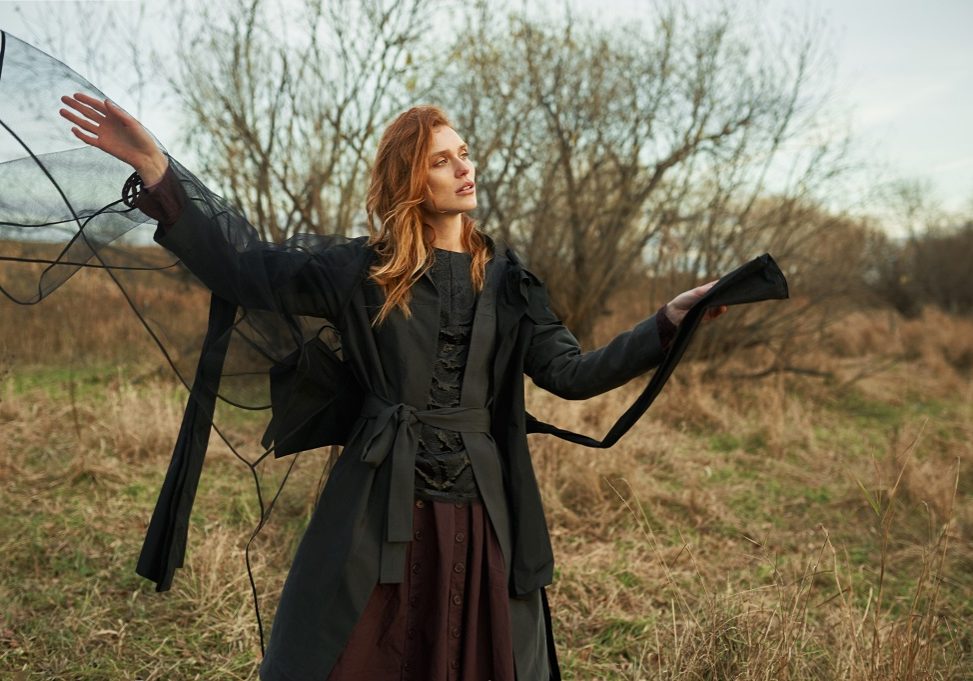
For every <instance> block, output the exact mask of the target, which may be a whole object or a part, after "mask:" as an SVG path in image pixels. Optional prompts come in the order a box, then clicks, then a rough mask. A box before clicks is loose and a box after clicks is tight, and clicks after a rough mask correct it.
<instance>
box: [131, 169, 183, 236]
mask: <svg viewBox="0 0 973 681" xmlns="http://www.w3.org/2000/svg"><path fill="white" fill-rule="evenodd" d="M185 200H186V197H185V193H184V190H183V188H182V185H180V183H179V179H178V178H177V177H176V174H175V172H174V171H173V170H172V164H171V163H170V164H169V166H168V167H167V168H166V172H165V173H164V174H163V175H162V178H161V179H160V180H159V181H158V182H156V183H154V184H151V185H145V186H143V187H142V191H141V193H140V194H139V196H138V198H137V199H136V201H135V207H136V208H137V209H139V210H140V211H142V212H143V213H145V214H146V215H148V216H149V217H150V218H152V219H154V220H157V221H158V222H159V231H160V232H165V230H166V228H167V227H169V226H170V225H172V224H173V223H174V222H176V221H177V220H178V219H179V216H180V215H181V214H182V209H183V207H184V206H185Z"/></svg>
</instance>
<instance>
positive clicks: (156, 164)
mask: <svg viewBox="0 0 973 681" xmlns="http://www.w3.org/2000/svg"><path fill="white" fill-rule="evenodd" d="M133 167H134V168H135V172H137V173H138V174H139V177H141V178H142V184H143V185H144V186H146V187H148V186H151V185H155V184H158V183H159V181H160V180H161V179H162V176H163V175H165V174H166V169H168V167H169V159H168V158H166V157H165V155H164V154H162V153H161V152H160V153H157V154H153V155H152V156H150V157H149V158H147V159H145V161H143V162H141V163H138V164H135V165H134V166H133Z"/></svg>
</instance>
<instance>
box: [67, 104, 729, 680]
mask: <svg viewBox="0 0 973 681" xmlns="http://www.w3.org/2000/svg"><path fill="white" fill-rule="evenodd" d="M62 101H63V102H64V103H65V104H66V105H68V106H69V107H70V110H69V109H62V110H61V115H62V116H63V117H64V118H66V119H68V120H69V121H71V122H72V123H73V124H74V125H75V126H76V127H74V128H72V131H73V132H74V134H75V135H76V136H77V137H78V138H79V139H81V140H83V141H84V142H86V143H87V144H90V145H92V146H95V147H97V148H99V149H102V150H103V151H105V152H107V153H109V154H111V155H113V156H115V157H116V158H118V159H121V160H122V161H125V162H126V163H128V164H130V165H131V166H132V167H133V168H134V169H135V170H136V172H137V174H138V175H139V176H140V177H141V179H142V181H143V182H144V183H145V189H144V190H143V191H142V193H141V194H140V195H139V197H138V200H137V202H136V206H137V207H139V208H140V209H142V210H143V211H144V212H146V213H147V214H149V215H150V216H151V217H153V218H155V219H157V220H158V221H159V228H158V230H157V232H156V236H155V238H156V240H157V241H158V242H159V243H160V244H162V245H163V246H165V247H166V248H168V249H169V250H171V251H172V252H173V253H174V254H176V255H177V256H179V257H180V259H181V260H182V261H183V263H184V264H185V265H186V266H187V267H188V268H189V269H190V270H191V271H192V272H193V273H194V274H195V275H196V276H197V277H199V278H200V279H201V280H202V281H203V283H204V284H206V286H207V287H209V288H210V289H211V290H212V291H213V292H214V295H215V296H218V297H220V298H222V299H225V300H229V301H233V302H234V303H236V304H239V305H243V306H247V307H251V308H260V309H268V308H270V309H276V310H279V311H281V312H284V313H287V314H301V315H310V316H316V317H321V318H326V319H328V320H330V321H331V322H332V323H333V324H334V325H335V327H336V328H337V330H338V331H339V333H340V336H341V341H342V350H343V353H344V360H345V362H346V363H347V364H348V365H349V366H350V368H351V370H352V372H353V373H354V376H355V379H356V381H357V383H358V384H360V386H361V388H362V391H363V394H364V396H363V399H362V402H361V409H360V413H359V414H358V418H357V420H356V421H355V423H354V425H353V427H352V428H351V431H350V433H349V434H348V436H347V439H346V440H345V441H344V445H345V447H344V450H343V452H342V455H341V456H340V457H339V459H338V461H337V462H336V464H335V466H334V468H333V470H332V472H331V475H330V477H329V479H328V482H327V484H326V486H325V488H324V490H323V492H322V494H321V497H320V499H319V502H318V505H317V507H316V509H315V511H314V515H313V517H312V519H311V521H310V523H309V525H308V528H307V530H306V531H305V534H304V536H303V538H302V541H301V543H300V546H299V548H298V550H297V553H296V555H295V558H294V562H293V564H292V566H291V569H290V571H289V573H288V576H287V580H286V583H285V585H284V589H283V592H282V594H281V600H280V604H279V607H278V610H277V614H276V617H275V620H274V624H273V628H272V631H271V638H270V642H269V645H268V648H267V652H266V655H265V657H264V660H263V663H262V665H261V670H260V671H261V678H263V679H273V680H278V679H280V680H303V679H321V680H323V679H331V680H332V681H340V680H344V679H349V680H350V679H355V680H359V679H392V678H395V679H399V678H403V679H406V678H414V679H422V680H424V681H428V680H439V679H442V680H446V679H468V680H477V681H480V680H482V681H486V680H487V679H493V680H494V681H506V680H509V681H513V680H514V679H518V680H519V681H540V680H542V679H543V680H546V679H551V678H559V675H558V671H557V663H556V658H555V656H554V651H553V643H552V641H553V639H552V637H551V632H550V623H549V616H548V613H547V607H546V605H547V604H546V599H545V595H544V587H545V586H546V585H547V584H550V582H551V579H552V575H553V556H552V552H551V549H550V540H549V537H548V534H547V529H546V524H545V522H544V518H543V511H542V509H541V505H540V496H539V493H538V490H537V485H536V482H535V480H534V475H533V470H532V468H531V466H530V460H529V456H528V452H527V443H526V434H525V433H526V424H525V421H526V419H527V415H526V412H525V411H524V407H523V375H524V374H525V373H526V374H527V375H528V376H530V377H531V378H532V379H533V380H534V382H535V383H536V384H537V385H539V386H540V387H542V388H545V389H547V390H549V391H551V392H553V393H555V394H557V395H560V396H563V397H566V398H571V399H583V398H586V397H588V396H591V395H596V394H599V393H602V392H605V391H607V390H610V389H612V388H615V387H617V386H619V385H621V384H623V383H625V382H626V381H628V380H631V379H632V378H634V377H636V376H638V375H641V374H643V373H645V372H646V371H648V370H649V369H651V368H653V367H655V366H657V365H658V364H659V362H660V361H661V359H662V357H663V353H664V350H665V347H666V345H667V343H668V342H669V341H670V340H671V338H672V336H673V334H674V330H675V328H676V325H678V324H679V322H680V321H681V319H682V317H683V316H684V315H685V314H686V312H687V310H689V308H690V307H692V305H693V304H694V303H695V302H696V301H697V300H699V298H700V297H701V296H702V295H703V294H704V293H705V292H706V291H707V290H708V289H709V287H710V286H712V285H713V283H715V282H710V283H709V284H706V285H704V286H700V287H697V288H694V289H692V290H690V291H686V292H684V293H682V294H680V295H679V296H676V297H675V298H674V299H673V300H672V301H670V302H669V303H667V304H666V305H663V306H662V308H660V310H659V311H657V312H656V314H655V315H653V316H652V317H649V318H648V319H646V320H643V321H642V322H640V323H639V324H637V325H636V326H635V327H634V328H633V329H631V330H630V331H626V332H624V333H622V334H619V335H618V336H617V337H616V338H615V339H613V340H612V341H611V342H610V343H608V344H607V345H606V346H604V347H602V348H600V349H598V350H595V351H590V352H584V353H583V352H581V350H580V348H579V346H578V343H577V340H576V339H575V338H574V336H573V335H572V334H571V333H570V332H569V331H568V330H567V329H566V328H565V327H564V326H563V324H561V322H560V320H559V319H558V318H557V317H556V316H555V315H554V314H553V313H552V312H551V310H550V307H549V306H548V305H547V302H546V295H545V292H544V288H543V285H542V284H541V282H540V281H539V280H537V278H536V277H534V276H533V275H532V274H530V273H529V272H528V271H527V270H526V269H524V268H523V266H522V264H521V263H520V261H519V259H517V257H516V255H515V254H514V253H513V252H512V251H511V250H510V249H509V248H501V247H499V246H498V245H497V244H496V243H495V242H494V241H493V240H492V239H491V238H490V237H489V236H488V235H486V234H484V233H482V232H480V231H479V230H478V229H477V227H476V224H475V223H474V221H473V220H472V219H471V218H470V217H469V216H468V215H467V213H468V212H469V211H472V210H473V209H474V208H476V205H477V202H476V183H475V169H474V166H473V164H472V162H471V161H470V158H469V150H468V148H467V145H466V144H465V142H464V141H463V139H462V138H461V137H460V136H459V135H458V133H457V132H456V131H455V130H454V129H453V128H452V126H451V125H450V123H449V121H448V120H447V118H446V116H445V115H444V114H443V112H442V111H441V110H439V109H438V108H436V107H432V106H420V107H414V108H412V109H410V110H408V111H406V112H404V113H403V114H401V115H400V116H399V117H398V118H396V119H395V120H394V121H393V122H392V123H391V125H390V126H389V127H388V129H387V130H386V131H385V133H384V135H383V136H382V139H381V142H380V144H379V149H378V153H377V156H376V160H375V164H374V167H373V169H372V174H371V183H370V186H369V191H368V199H367V210H368V217H369V226H370V236H369V237H367V238H365V237H360V238H356V239H346V240H343V241H341V242H340V243H335V244H331V245H329V246H327V247H324V248H320V249H317V250H314V251H313V252H311V253H310V254H309V253H308V252H307V251H306V250H300V251H299V250H296V249H295V250H287V249H281V248H279V247H276V246H274V245H271V244H266V243H262V242H258V241H256V240H255V239H254V238H253V234H252V232H249V231H246V230H247V226H245V225H239V224H237V225H234V226H232V228H231V229H229V230H228V229H224V228H216V226H215V223H214V221H213V219H212V216H209V215H206V214H205V213H204V212H202V211H200V210H199V208H198V206H197V205H196V202H195V201H190V200H187V198H188V197H187V196H186V194H185V192H184V191H183V188H182V182H181V181H180V180H181V179H182V176H183V173H182V171H181V168H179V167H177V166H176V165H174V163H173V162H172V159H169V158H167V157H166V155H165V154H163V153H162V152H160V151H159V149H158V148H157V147H156V145H155V143H154V142H153V140H152V138H151V137H150V136H149V135H148V134H147V133H146V131H145V130H144V129H143V128H142V126H141V125H140V124H139V123H138V121H136V120H135V119H134V118H132V117H131V116H129V115H128V114H127V113H126V112H124V111H122V110H121V109H119V108H118V107H117V106H115V105H114V104H113V103H112V102H110V101H108V100H104V101H103V100H100V99H96V98H92V97H89V96H86V95H84V94H81V93H77V94H75V95H74V96H73V97H70V96H65V97H63V98H62ZM725 310H726V307H725V306H720V307H716V308H713V309H711V310H709V311H708V312H707V314H706V316H707V318H712V317H716V316H718V315H719V314H722V313H723V312H724V311H725ZM275 418H276V413H275ZM277 442H278V443H280V442H281V438H280V437H278V438H277ZM300 447H301V445H297V446H296V447H295V448H300Z"/></svg>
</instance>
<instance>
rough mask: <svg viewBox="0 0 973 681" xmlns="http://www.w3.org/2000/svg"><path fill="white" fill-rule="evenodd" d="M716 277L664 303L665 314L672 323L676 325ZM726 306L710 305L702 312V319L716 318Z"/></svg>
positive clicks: (714, 281) (713, 282)
mask: <svg viewBox="0 0 973 681" xmlns="http://www.w3.org/2000/svg"><path fill="white" fill-rule="evenodd" d="M717 281H719V280H718V279H714V280H713V281H711V282H708V283H706V284H702V285H701V286H697V287H696V288H691V289H689V290H688V291H683V292H682V293H680V294H679V295H678V296H676V297H675V298H673V299H672V300H670V301H669V302H668V303H666V316H667V317H669V319H670V320H671V321H672V323H673V324H676V325H678V324H679V323H680V322H681V321H682V319H683V317H685V316H686V313H687V312H689V308H691V307H692V306H693V305H695V304H696V301H698V300H699V299H700V298H702V297H703V294H705V293H706V292H707V291H709V290H710V288H711V287H712V286H713V284H715V283H716V282H717ZM726 309H727V306H726V305H720V306H719V307H711V308H709V309H708V310H706V312H705V313H703V321H706V320H708V319H716V318H717V317H719V316H720V315H721V314H723V313H724V312H726Z"/></svg>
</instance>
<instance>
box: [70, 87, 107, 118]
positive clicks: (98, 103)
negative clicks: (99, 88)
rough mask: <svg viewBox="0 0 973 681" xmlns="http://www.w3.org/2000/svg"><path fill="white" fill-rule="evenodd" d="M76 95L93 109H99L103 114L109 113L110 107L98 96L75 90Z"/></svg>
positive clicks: (76, 97)
mask: <svg viewBox="0 0 973 681" xmlns="http://www.w3.org/2000/svg"><path fill="white" fill-rule="evenodd" d="M74 97H75V99H77V100H78V101H79V102H84V103H85V104H87V105H88V106H90V107H91V108H92V109H95V110H97V111H98V112H99V113H101V114H102V115H103V116H107V115H108V107H107V106H105V103H104V102H103V101H102V100H100V99H98V98H97V97H92V96H91V95H86V94H85V93H83V92H75V93H74Z"/></svg>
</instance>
